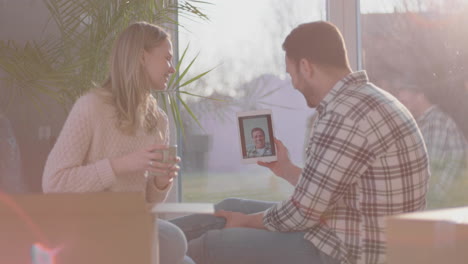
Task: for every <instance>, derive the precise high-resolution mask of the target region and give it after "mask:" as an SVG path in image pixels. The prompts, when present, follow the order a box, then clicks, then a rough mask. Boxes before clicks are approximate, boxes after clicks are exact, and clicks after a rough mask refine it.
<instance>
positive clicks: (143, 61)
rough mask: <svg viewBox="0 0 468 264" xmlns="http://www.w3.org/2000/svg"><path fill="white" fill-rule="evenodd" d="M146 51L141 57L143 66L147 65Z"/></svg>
mask: <svg viewBox="0 0 468 264" xmlns="http://www.w3.org/2000/svg"><path fill="white" fill-rule="evenodd" d="M146 56H147V54H146V50H144V49H143V52H141V56H140V63H141V65H143V66H144V65H145V62H146Z"/></svg>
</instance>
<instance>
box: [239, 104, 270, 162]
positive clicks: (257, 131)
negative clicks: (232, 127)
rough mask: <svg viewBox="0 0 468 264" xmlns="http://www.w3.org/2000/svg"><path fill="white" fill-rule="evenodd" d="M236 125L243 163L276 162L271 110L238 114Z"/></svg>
mask: <svg viewBox="0 0 468 264" xmlns="http://www.w3.org/2000/svg"><path fill="white" fill-rule="evenodd" d="M237 123H238V128H239V136H240V146H241V150H242V151H241V152H242V153H241V155H242V160H243V161H244V162H245V163H255V162H257V160H261V161H265V162H270V161H275V160H276V148H275V144H274V143H275V142H274V140H273V139H274V135H273V122H272V119H271V110H256V111H249V112H239V113H237Z"/></svg>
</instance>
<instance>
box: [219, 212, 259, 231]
mask: <svg viewBox="0 0 468 264" xmlns="http://www.w3.org/2000/svg"><path fill="white" fill-rule="evenodd" d="M214 215H215V216H217V217H223V218H226V225H225V227H224V228H234V227H248V228H257V229H265V226H264V225H263V212H261V213H256V214H243V213H238V212H231V211H224V210H219V211H216V212H215V214H214Z"/></svg>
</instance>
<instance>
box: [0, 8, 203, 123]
mask: <svg viewBox="0 0 468 264" xmlns="http://www.w3.org/2000/svg"><path fill="white" fill-rule="evenodd" d="M43 2H44V3H45V5H46V6H47V8H48V10H49V11H50V14H51V20H52V21H53V22H54V23H53V24H52V23H49V25H48V26H56V28H57V30H58V37H56V38H54V39H44V40H39V41H29V42H27V43H26V44H19V43H17V42H15V41H0V68H1V69H2V70H3V71H4V72H5V73H6V75H5V77H3V81H4V82H5V84H6V86H5V87H6V90H5V91H2V96H1V97H0V103H1V104H0V105H1V106H3V107H2V108H3V109H0V110H3V111H5V110H6V109H7V108H8V106H9V104H12V103H17V102H18V101H24V100H27V102H30V103H32V104H34V105H36V106H37V108H38V109H44V106H45V105H44V102H43V101H42V99H41V98H43V95H45V96H46V97H49V98H52V99H54V100H56V101H57V102H59V103H60V104H61V105H62V106H64V108H68V107H69V106H70V105H71V103H72V102H74V101H75V100H76V98H77V97H79V96H80V95H82V94H83V93H84V92H86V91H87V90H88V89H90V88H91V87H93V83H101V82H102V81H103V80H104V78H105V77H106V76H105V74H106V73H107V58H108V56H109V52H110V48H109V47H111V45H112V43H113V41H114V39H115V37H116V36H117V34H118V33H119V32H121V31H122V30H123V29H124V28H126V27H127V26H128V25H129V24H130V23H132V22H134V21H141V20H143V21H149V22H153V23H156V24H160V25H166V26H170V25H177V21H176V19H174V18H175V17H176V16H175V14H178V15H182V16H194V17H196V18H201V19H207V17H206V15H205V14H204V13H203V12H202V11H201V9H200V7H199V6H201V5H204V4H208V3H207V2H204V1H198V0H185V1H173V0H99V1H96V0H43ZM174 2H175V3H174ZM184 56H185V52H184V55H183V56H182V58H183V57H184ZM195 59H196V58H195ZM195 59H193V60H192V61H191V62H190V64H189V65H188V66H187V67H186V68H185V69H184V70H182V69H181V63H182V60H183V59H181V60H180V61H179V63H178V65H177V70H178V71H179V74H177V73H176V74H174V75H173V76H174V77H173V78H172V79H171V82H170V88H169V92H168V93H167V94H166V96H162V95H157V96H158V97H160V98H161V99H162V101H163V105H164V106H165V108H166V109H167V103H166V101H167V102H169V103H170V107H171V110H172V111H171V113H172V115H173V117H174V120H176V122H177V123H178V124H182V122H181V120H180V111H179V108H178V104H177V103H176V100H181V98H180V96H179V93H178V89H179V87H182V86H186V85H188V84H189V83H192V82H194V81H196V80H198V79H199V78H201V77H203V76H204V75H205V74H207V73H208V72H209V71H206V72H203V73H201V74H198V75H196V76H195V77H193V78H191V79H189V80H184V81H182V79H183V78H184V77H185V76H186V73H187V71H188V70H189V69H190V67H191V66H192V65H193V63H194V61H195ZM185 93H188V92H185ZM176 98H178V99H176ZM181 103H182V105H183V106H184V107H186V109H187V110H188V111H189V113H190V115H191V116H192V117H193V118H195V120H196V117H195V116H194V115H193V113H192V112H191V111H190V109H189V108H187V104H185V102H183V101H181ZM197 122H198V121H197ZM179 127H180V126H179Z"/></svg>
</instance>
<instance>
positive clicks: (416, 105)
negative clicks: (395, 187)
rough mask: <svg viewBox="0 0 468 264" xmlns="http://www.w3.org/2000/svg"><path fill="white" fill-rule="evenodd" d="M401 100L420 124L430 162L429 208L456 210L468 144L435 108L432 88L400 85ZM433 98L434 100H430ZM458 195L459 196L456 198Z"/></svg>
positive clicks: (458, 130) (445, 116)
mask: <svg viewBox="0 0 468 264" xmlns="http://www.w3.org/2000/svg"><path fill="white" fill-rule="evenodd" d="M398 87H400V88H399V89H398V90H397V91H396V96H397V97H398V99H399V100H400V101H401V102H402V103H403V104H404V105H405V106H406V107H407V108H408V110H410V112H411V113H412V114H413V116H414V118H416V121H417V123H418V126H419V129H420V130H421V134H422V136H423V138H424V141H425V143H426V148H427V152H428V155H429V159H430V162H429V163H430V168H431V180H430V184H429V191H428V194H427V204H428V207H429V208H431V209H433V208H442V207H449V206H455V205H457V204H456V201H454V199H452V195H454V193H453V189H454V187H455V186H456V185H457V184H460V183H461V182H463V177H464V176H465V174H464V173H465V169H466V160H467V153H466V152H467V143H466V140H465V137H464V136H463V133H462V132H461V131H460V129H459V128H458V126H457V124H456V123H455V121H454V120H453V119H452V118H451V117H450V116H449V115H448V114H446V113H445V112H444V111H442V110H441V109H440V108H439V107H438V106H437V105H436V104H434V103H435V102H433V101H435V100H436V97H437V96H435V95H434V96H431V95H426V93H428V94H430V92H431V91H429V89H430V88H429V87H428V86H425V87H426V88H427V89H426V90H424V89H423V88H422V87H420V86H414V85H407V84H400V85H398ZM431 97H434V98H433V99H430V98H431ZM455 195H456V194H455Z"/></svg>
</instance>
